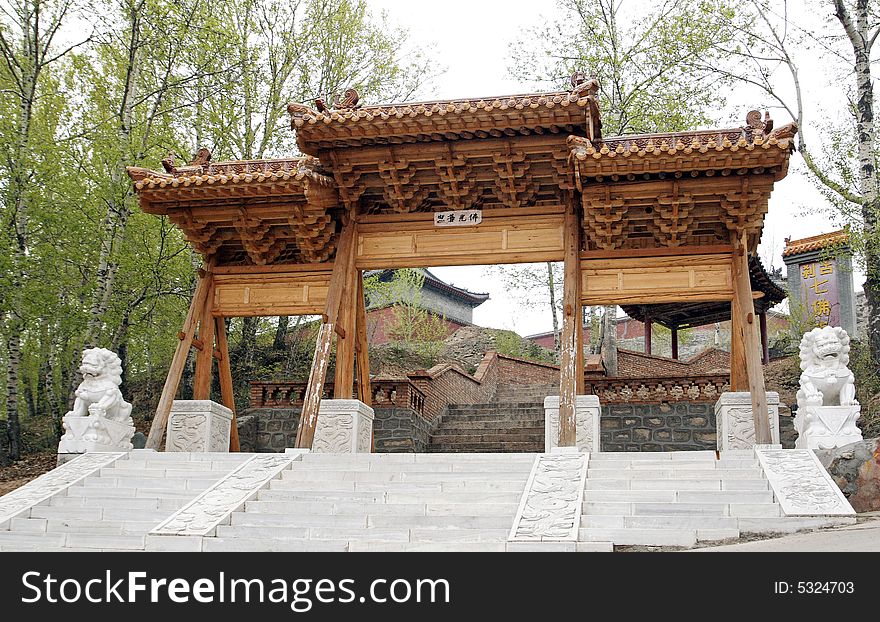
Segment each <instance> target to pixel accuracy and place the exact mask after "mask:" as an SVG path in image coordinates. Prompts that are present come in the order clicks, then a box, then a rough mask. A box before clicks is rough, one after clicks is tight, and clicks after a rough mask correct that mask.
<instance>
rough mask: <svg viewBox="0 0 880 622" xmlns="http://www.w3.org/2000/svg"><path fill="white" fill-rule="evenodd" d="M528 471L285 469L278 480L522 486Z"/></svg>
mask: <svg viewBox="0 0 880 622" xmlns="http://www.w3.org/2000/svg"><path fill="white" fill-rule="evenodd" d="M527 476H528V473H523V472H512V473H508V472H503V471H498V472H493V473H492V475H491V477H487V474H486V473H479V472H461V473H453V472H452V471H442V472H428V471H420V472H414V473H412V472H409V471H406V472H402V473H401V472H394V471H385V472H382V471H319V470H297V469H293V470H288V471H284V472H283V473H282V477H281V479H282V480H290V481H310V482H317V481H324V482H370V483H385V484H400V483H443V484H461V485H466V484H469V485H477V484H484V485H488V484H493V485H494V484H499V485H502V486H511V485H515V486H519V487H520V488H522V487H523V485H524V484H525V479H526V477H527Z"/></svg>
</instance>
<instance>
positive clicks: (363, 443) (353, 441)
mask: <svg viewBox="0 0 880 622" xmlns="http://www.w3.org/2000/svg"><path fill="white" fill-rule="evenodd" d="M374 415H375V413H374V411H373V409H372V408H370V407H369V406H367V405H366V404H364V403H363V402H361V401H360V400H321V406H320V407H319V408H318V422H317V424H316V425H315V438H314V440H313V441H312V451H313V452H316V453H337V454H340V453H341V454H368V453H370V452H372V449H373V418H374Z"/></svg>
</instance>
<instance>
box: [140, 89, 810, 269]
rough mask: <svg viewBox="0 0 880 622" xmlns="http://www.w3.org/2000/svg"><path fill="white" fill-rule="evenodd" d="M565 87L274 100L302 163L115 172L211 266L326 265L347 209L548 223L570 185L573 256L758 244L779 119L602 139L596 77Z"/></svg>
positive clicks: (782, 152)
mask: <svg viewBox="0 0 880 622" xmlns="http://www.w3.org/2000/svg"><path fill="white" fill-rule="evenodd" d="M571 83H572V89H571V90H570V91H560V92H553V93H535V94H530V95H513V96H503V97H486V98H476V99H454V100H446V101H434V102H419V103H405V104H389V105H381V106H359V105H358V96H357V93H356V92H354V91H353V90H350V91H348V92H346V96H345V98H344V99H343V100H341V101H337V102H335V103H334V106H333V107H332V108H328V107H327V106H326V105H325V104H324V103H323V102H321V101H320V100H317V101H316V103H315V106H316V108H317V109H313V108H311V107H309V106H305V105H303V104H290V105H289V106H288V111H289V113H290V116H291V123H292V126H293V127H294V128H295V129H296V135H297V143H298V144H299V147H300V149H301V150H302V151H303V152H304V153H307V154H310V155H311V156H317V157H309V156H306V157H300V158H282V159H274V160H251V161H231V162H216V163H212V162H210V153H208V152H207V150H202V151H200V152H199V154H198V155H197V157H196V158H195V159H194V160H193V161H192V162H190V163H188V164H187V165H186V166H175V164H174V161H173V158H169V159H166V160H164V161H163V163H162V164H163V167H164V168H165V171H164V172H162V171H153V170H148V169H145V168H140V167H131V168H129V169H128V173H129V175H130V177H131V178H132V181H133V184H134V189H135V191H136V193H137V195H138V198H139V201H140V204H141V207H142V208H143V210H144V211H145V212H148V213H153V214H159V215H167V216H168V217H169V218H170V219H171V220H172V221H173V222H175V223H176V224H177V225H178V226H179V227H180V228H181V229H182V230H183V232H184V234H185V235H186V237H187V239H188V240H189V241H190V243H192V245H193V247H194V248H195V249H196V250H197V251H198V252H200V253H203V254H205V255H206V256H207V255H214V254H216V255H217V263H218V264H224V263H225V264H240V263H253V264H258V265H265V264H272V263H303V262H305V263H319V262H323V261H326V260H328V259H330V258H331V257H332V256H333V254H334V252H335V244H336V239H337V236H338V231H339V230H340V228H341V227H340V223H341V222H343V221H344V220H345V219H346V218H348V217H349V216H350V215H351V214H355V213H356V214H357V215H358V217H359V218H361V217H364V218H367V217H375V218H378V219H391V220H393V219H395V218H399V217H403V218H407V219H414V220H419V219H424V218H425V217H427V218H430V213H431V212H434V211H439V210H448V209H453V210H457V209H483V210H486V212H485V213H487V214H492V217H497V218H503V217H504V216H506V215H507V214H509V213H514V212H512V210H518V211H517V212H516V213H520V214H522V213H525V212H524V210H530V212H529V213H537V212H541V213H542V214H547V215H550V216H549V217H551V218H556V216H555V215H556V214H559V218H561V214H562V211H563V209H562V206H564V205H566V204H567V203H569V202H570V201H571V199H572V196H577V194H575V191H579V193H580V200H581V207H582V218H583V226H584V232H585V235H584V239H585V248H584V249H583V250H584V251H585V252H587V253H590V252H594V256H599V255H602V254H607V253H608V252H609V251H613V252H616V251H619V250H625V251H627V252H636V253H640V252H642V251H644V250H645V249H653V248H664V249H675V248H678V247H691V249H690V250H691V251H693V250H694V249H693V247H700V249H698V250H702V249H708V250H707V252H722V251H723V250H724V249H729V248H730V245H731V243H732V242H733V241H734V240H739V239H740V238H741V236H742V235H744V234H745V235H746V236H747V242H748V248H749V249H750V250H753V249H754V248H755V247H756V246H757V243H758V240H759V238H760V233H761V229H762V227H763V217H764V214H765V213H766V210H767V200H768V197H769V195H770V191H771V189H772V187H773V183H774V181H776V180H778V179H780V178H781V177H783V176H784V175H785V174H786V171H787V166H788V158H789V155H790V153H791V151H792V149H793V146H794V145H793V136H794V134H795V132H796V127H795V126H794V124H789V125H786V126H783V127H780V128H777V129H773V124H772V121H770V119H769V118H766V117H765V118H764V119H763V120H762V119H761V115H760V114H759V113H758V112H757V111H753V112H750V113H749V114H748V115H747V117H746V124H745V125H744V126H743V127H739V128H728V129H721V130H701V131H691V132H681V133H673V134H669V133H667V134H652V135H636V136H616V137H604V138H603V137H602V132H601V120H600V117H599V109H598V103H597V97H598V84H597V83H596V81H595V80H592V79H587V78H586V77H585V76H583V75H582V74H576V75H575V76H572V81H571ZM710 178H711V179H710ZM383 222H384V221H383ZM420 222H421V220H420ZM713 249H714V250H713Z"/></svg>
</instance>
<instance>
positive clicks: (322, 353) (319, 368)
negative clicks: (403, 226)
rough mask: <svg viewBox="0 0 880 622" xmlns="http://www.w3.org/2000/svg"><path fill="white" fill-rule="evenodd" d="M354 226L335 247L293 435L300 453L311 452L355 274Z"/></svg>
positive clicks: (350, 223)
mask: <svg viewBox="0 0 880 622" xmlns="http://www.w3.org/2000/svg"><path fill="white" fill-rule="evenodd" d="M356 230H357V224H356V223H355V221H354V220H351V221H349V223H348V224H347V225H345V227H344V228H343V230H342V234H341V235H340V236H339V243H338V244H337V245H336V259H335V260H334V263H333V273H332V275H331V276H330V286H329V290H328V292H327V304H326V306H325V308H324V318H325V319H324V322H323V323H322V324H321V329H320V331H319V332H318V339H317V341H316V343H315V355H314V358H313V359H312V369H311V372H310V373H309V383H308V385H307V386H306V394H305V397H304V398H303V408H302V415H300V421H299V430H298V431H297V433H296V446H297V447H298V448H300V449H311V447H312V440H313V439H314V438H315V426H316V425H317V423H318V408H319V407H320V406H321V395H322V393H323V392H324V381H325V380H326V379H327V365H328V363H329V362H330V348H331V346H332V345H333V332H334V325H335V324H336V321H337V319H338V316H339V308H340V305H341V304H342V299H343V296H344V295H345V286H346V283H347V281H348V278H349V276H350V274H351V272H352V271H353V270H354V240H355V238H356V235H357V232H356Z"/></svg>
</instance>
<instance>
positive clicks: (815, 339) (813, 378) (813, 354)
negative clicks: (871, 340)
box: [794, 326, 862, 449]
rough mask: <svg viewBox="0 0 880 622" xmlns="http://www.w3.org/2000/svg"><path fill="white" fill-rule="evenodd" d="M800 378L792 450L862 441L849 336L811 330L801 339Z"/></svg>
mask: <svg viewBox="0 0 880 622" xmlns="http://www.w3.org/2000/svg"><path fill="white" fill-rule="evenodd" d="M800 356H801V372H802V373H801V378H800V389H799V390H798V392H797V402H798V412H797V415H796V416H795V420H794V426H795V429H796V430H797V432H798V439H797V441H796V442H795V447H797V448H802V449H831V448H833V447H842V446H843V445H848V444H850V443H855V442H858V441H860V440H862V432H861V430H860V429H859V428H858V426H857V425H856V421H857V420H858V418H859V416H860V413H861V407H860V406H859V403H858V402H857V401H856V385H855V377H854V376H853V373H852V372H851V371H850V370H849V368H848V367H847V365H848V364H849V335H847V334H846V331H845V330H843V329H842V328H840V327H837V326H824V327H822V328H814V329H813V330H811V331H810V332H808V333H806V334H805V335H804V336H803V338H802V339H801V353H800Z"/></svg>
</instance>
